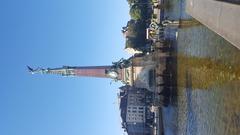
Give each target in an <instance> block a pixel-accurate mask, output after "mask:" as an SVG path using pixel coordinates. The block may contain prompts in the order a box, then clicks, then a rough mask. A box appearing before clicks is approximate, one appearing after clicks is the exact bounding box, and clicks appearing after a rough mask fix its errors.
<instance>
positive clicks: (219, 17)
mask: <svg viewBox="0 0 240 135" xmlns="http://www.w3.org/2000/svg"><path fill="white" fill-rule="evenodd" d="M222 1H229V0H222ZM222 1H216V0H187V1H186V4H187V5H186V11H187V13H189V14H190V15H191V16H192V17H194V18H195V19H197V20H198V21H200V22H201V23H202V24H204V25H206V26H207V27H208V28H210V29H211V30H213V31H214V32H216V33H218V34H219V35H220V36H222V37H223V38H225V39H226V40H228V41H229V42H231V43H232V44H233V45H235V46H236V47H237V48H239V49H240V34H239V33H240V14H239V13H240V5H239V4H233V3H234V1H233V0H232V1H231V2H222Z"/></svg>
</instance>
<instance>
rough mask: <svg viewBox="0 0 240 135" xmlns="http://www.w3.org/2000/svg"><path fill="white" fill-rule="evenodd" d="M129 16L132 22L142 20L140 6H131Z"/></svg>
mask: <svg viewBox="0 0 240 135" xmlns="http://www.w3.org/2000/svg"><path fill="white" fill-rule="evenodd" d="M129 14H130V16H131V18H132V19H133V20H141V19H143V18H144V17H143V15H144V13H143V10H142V8H141V6H138V5H133V6H131V8H130V11H129Z"/></svg>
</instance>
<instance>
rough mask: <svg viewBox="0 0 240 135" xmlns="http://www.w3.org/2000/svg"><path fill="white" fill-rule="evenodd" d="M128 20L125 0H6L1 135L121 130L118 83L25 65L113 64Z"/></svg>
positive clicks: (0, 50)
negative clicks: (33, 72) (42, 72)
mask: <svg viewBox="0 0 240 135" xmlns="http://www.w3.org/2000/svg"><path fill="white" fill-rule="evenodd" d="M128 19H129V16H128V5H127V2H126V0H0V61H1V67H0V69H1V70H0V74H1V77H0V81H1V83H0V84H1V85H0V135H121V134H122V129H121V126H120V112H119V109H118V105H117V88H118V86H119V85H120V84H118V83H113V84H112V85H110V82H111V80H109V79H96V78H74V77H72V78H71V77H70V78H68V77H61V76H55V75H31V74H29V73H28V72H27V69H26V65H30V66H33V67H38V66H42V67H61V66H62V65H70V66H75V65H76V66H81V65H83V66H86V65H106V64H111V62H112V61H117V60H119V59H120V58H122V57H126V54H125V53H124V51H123V48H124V39H123V37H122V34H121V27H122V26H124V25H126V22H127V20H128Z"/></svg>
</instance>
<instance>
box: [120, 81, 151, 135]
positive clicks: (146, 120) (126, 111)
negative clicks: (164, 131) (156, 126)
mask: <svg viewBox="0 0 240 135" xmlns="http://www.w3.org/2000/svg"><path fill="white" fill-rule="evenodd" d="M152 98H153V93H152V92H149V91H148V90H146V89H140V88H134V87H131V86H129V85H125V86H122V87H120V94H119V99H120V112H121V118H122V127H123V128H124V130H125V131H126V132H127V133H128V135H150V134H151V133H152V128H151V127H152V123H153V113H152V112H150V106H151V103H152Z"/></svg>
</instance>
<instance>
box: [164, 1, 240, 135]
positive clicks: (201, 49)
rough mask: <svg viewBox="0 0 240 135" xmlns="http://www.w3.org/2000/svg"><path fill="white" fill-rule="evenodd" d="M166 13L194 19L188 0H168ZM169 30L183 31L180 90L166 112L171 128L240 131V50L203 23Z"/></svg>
mask: <svg viewBox="0 0 240 135" xmlns="http://www.w3.org/2000/svg"><path fill="white" fill-rule="evenodd" d="M165 14H166V15H165V16H168V17H169V19H174V20H178V19H192V18H191V17H190V16H189V15H187V14H186V12H185V0H182V1H181V0H171V1H168V2H167V11H166V12H165ZM167 31H168V34H169V35H170V37H173V36H172V35H175V34H174V32H175V31H178V37H177V39H175V41H174V44H175V49H176V52H177V53H176V54H177V57H176V59H177V67H176V72H177V74H176V77H177V80H176V81H177V89H176V95H174V96H173V97H172V102H171V104H170V106H169V107H167V108H164V112H163V115H164V118H165V120H164V124H165V126H164V128H165V131H166V134H174V135H176V134H177V135H203V134H204V135H238V134H240V50H238V49H237V48H235V47H233V46H232V45H231V44H230V43H229V42H227V41H226V40H224V39H223V38H221V37H220V36H219V35H217V34H215V33H214V32H212V31H211V30H209V29H208V28H206V27H205V26H203V25H195V26H194V25H193V26H191V27H186V28H180V29H170V30H167ZM173 99H174V100H173Z"/></svg>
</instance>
